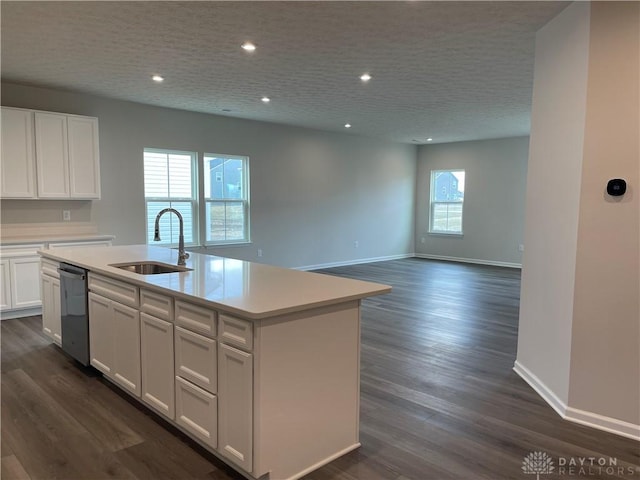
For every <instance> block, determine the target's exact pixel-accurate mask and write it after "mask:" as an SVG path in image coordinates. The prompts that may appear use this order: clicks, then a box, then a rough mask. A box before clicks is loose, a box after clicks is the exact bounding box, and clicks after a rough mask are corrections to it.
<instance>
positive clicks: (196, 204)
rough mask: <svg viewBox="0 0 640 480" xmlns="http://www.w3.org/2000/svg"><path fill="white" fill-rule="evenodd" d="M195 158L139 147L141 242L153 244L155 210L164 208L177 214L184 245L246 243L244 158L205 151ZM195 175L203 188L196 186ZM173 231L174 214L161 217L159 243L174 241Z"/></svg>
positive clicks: (175, 233)
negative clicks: (142, 201) (141, 162)
mask: <svg viewBox="0 0 640 480" xmlns="http://www.w3.org/2000/svg"><path fill="white" fill-rule="evenodd" d="M201 158H202V161H201V162H198V154H197V153H196V152H182V151H170V150H158V149H152V148H145V150H144V196H145V203H146V220H147V243H149V244H150V243H152V242H153V237H154V225H155V219H156V216H157V214H158V212H160V210H162V209H164V208H169V207H171V208H175V209H176V210H178V211H179V212H180V213H181V214H182V217H183V219H184V241H185V245H191V246H195V245H216V244H228V243H243V242H248V241H249V197H248V191H249V188H248V185H249V184H248V182H249V175H248V174H249V171H248V170H249V159H248V158H247V157H239V156H230V155H215V154H208V153H205V154H204V156H203V157H201ZM200 176H202V178H203V181H202V183H201V185H203V186H204V191H199V188H198V178H199V177H200ZM200 206H202V207H200ZM199 225H200V226H201V227H202V228H199ZM179 229H180V228H179V221H178V218H177V216H176V215H174V214H171V213H167V214H165V215H163V216H162V218H161V220H160V237H161V238H162V240H161V241H160V242H159V243H160V244H162V245H171V246H175V245H177V244H178V236H179Z"/></svg>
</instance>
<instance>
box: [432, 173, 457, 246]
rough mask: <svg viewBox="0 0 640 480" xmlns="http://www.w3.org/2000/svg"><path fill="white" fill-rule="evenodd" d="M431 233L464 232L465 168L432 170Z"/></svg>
mask: <svg viewBox="0 0 640 480" xmlns="http://www.w3.org/2000/svg"><path fill="white" fill-rule="evenodd" d="M430 200H431V208H430V218H429V232H430V233H444V234H458V235H461V234H462V207H463V204H464V170H432V171H431V199H430Z"/></svg>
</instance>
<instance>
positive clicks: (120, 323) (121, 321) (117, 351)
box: [111, 302, 141, 397]
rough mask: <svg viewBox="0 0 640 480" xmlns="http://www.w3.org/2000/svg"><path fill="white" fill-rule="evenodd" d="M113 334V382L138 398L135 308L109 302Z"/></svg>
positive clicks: (137, 328)
mask: <svg viewBox="0 0 640 480" xmlns="http://www.w3.org/2000/svg"><path fill="white" fill-rule="evenodd" d="M111 306H112V309H113V325H112V328H113V330H114V332H115V337H114V340H115V344H114V357H113V373H114V380H115V381H116V382H118V383H119V384H120V385H121V386H122V387H123V388H125V389H127V390H129V391H130V392H131V393H133V394H135V395H137V396H138V397H139V396H140V392H141V389H140V313H139V312H138V310H136V309H135V308H131V307H127V306H126V305H121V304H119V303H117V302H111Z"/></svg>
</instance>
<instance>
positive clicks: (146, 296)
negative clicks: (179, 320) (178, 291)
mask: <svg viewBox="0 0 640 480" xmlns="http://www.w3.org/2000/svg"><path fill="white" fill-rule="evenodd" d="M140 310H142V311H143V312H146V313H149V314H151V315H153V316H154V317H157V318H160V319H162V320H166V321H168V322H173V299H172V298H171V297H168V296H166V295H163V294H161V293H156V292H152V291H150V290H145V289H141V290H140Z"/></svg>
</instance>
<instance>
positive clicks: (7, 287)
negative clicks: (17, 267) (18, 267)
mask: <svg viewBox="0 0 640 480" xmlns="http://www.w3.org/2000/svg"><path fill="white" fill-rule="evenodd" d="M0 281H1V282H2V285H0V309H2V310H6V309H9V308H11V275H10V274H9V259H4V258H3V259H2V260H0Z"/></svg>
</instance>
